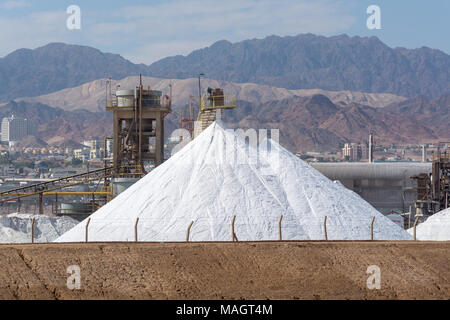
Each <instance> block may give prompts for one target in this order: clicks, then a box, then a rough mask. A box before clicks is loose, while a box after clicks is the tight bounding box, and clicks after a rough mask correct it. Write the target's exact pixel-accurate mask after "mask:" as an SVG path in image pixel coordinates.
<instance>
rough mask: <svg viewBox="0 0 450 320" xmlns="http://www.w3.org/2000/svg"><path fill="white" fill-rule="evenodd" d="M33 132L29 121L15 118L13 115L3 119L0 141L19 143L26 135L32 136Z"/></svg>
mask: <svg viewBox="0 0 450 320" xmlns="http://www.w3.org/2000/svg"><path fill="white" fill-rule="evenodd" d="M34 134H35V130H34V127H33V124H32V123H31V121H29V120H27V119H22V118H16V117H15V116H14V115H12V116H11V117H5V118H3V120H2V141H4V142H14V141H19V140H21V139H22V138H23V137H25V136H27V135H34Z"/></svg>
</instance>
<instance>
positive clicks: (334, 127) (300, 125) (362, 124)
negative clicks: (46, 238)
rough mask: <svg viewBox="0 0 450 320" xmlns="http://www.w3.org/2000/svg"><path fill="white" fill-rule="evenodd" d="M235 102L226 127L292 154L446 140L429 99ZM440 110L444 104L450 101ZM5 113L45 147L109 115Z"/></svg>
mask: <svg viewBox="0 0 450 320" xmlns="http://www.w3.org/2000/svg"><path fill="white" fill-rule="evenodd" d="M416 100H418V101H420V99H411V100H407V101H410V102H411V104H409V105H408V104H406V106H413V105H414V104H413V102H414V101H416ZM436 100H444V101H447V103H448V101H450V100H448V99H447V97H445V96H443V97H440V98H438V99H436ZM237 104H238V107H237V108H236V109H235V110H233V111H226V112H225V114H224V120H225V122H226V123H227V124H228V125H229V126H230V127H232V128H243V129H248V128H263V129H271V128H275V129H279V130H280V142H281V143H282V144H283V145H284V146H286V147H287V148H289V149H290V150H291V151H294V152H296V151H325V150H328V151H330V150H337V149H338V148H339V147H340V146H342V145H343V144H344V143H346V142H365V141H367V138H368V135H369V132H371V133H373V134H374V135H375V137H376V142H377V144H383V145H391V144H411V143H424V142H433V141H437V140H440V139H441V140H442V139H450V132H449V131H448V115H447V118H445V117H443V120H442V123H441V125H440V126H436V125H435V124H436V123H435V122H433V121H426V120H424V119H427V118H436V117H437V116H438V115H439V113H440V112H441V111H440V109H436V108H434V107H429V106H432V105H433V103H432V104H425V106H424V108H420V107H417V108H416V107H414V108H413V107H411V108H407V110H402V108H405V105H404V104H403V102H400V103H397V104H392V105H390V106H388V107H386V108H375V107H370V106H365V105H362V104H358V103H354V102H352V103H350V104H342V103H333V102H332V101H331V100H330V99H329V98H328V97H326V96H325V95H321V94H315V95H312V96H304V97H300V96H293V97H289V98H285V99H281V100H274V101H267V102H264V103H252V102H249V101H244V100H239V101H238V103H237ZM418 105H419V104H416V105H414V106H418ZM443 108H450V105H447V107H445V106H444V107H443ZM417 110H420V112H418V111H417ZM447 113H448V112H447ZM10 114H15V115H16V116H19V117H25V118H28V119H31V121H33V123H35V124H37V127H38V135H39V138H41V139H43V140H45V141H46V142H47V143H48V144H51V145H63V144H64V143H66V142H67V141H72V142H73V143H74V141H75V142H78V143H79V142H81V141H83V140H87V139H93V138H97V137H105V136H109V135H111V133H112V117H111V116H110V114H108V113H106V112H105V111H98V112H91V111H88V110H83V109H78V110H74V111H67V110H63V109H61V108H57V107H52V106H48V105H45V104H42V103H37V102H27V101H19V102H15V101H12V102H10V103H8V104H6V105H4V106H3V107H1V108H0V117H3V116H7V115H10ZM422 116H423V117H425V118H421V117H422ZM179 118H180V114H179V112H177V111H175V112H173V113H172V114H170V115H169V116H168V117H167V118H166V125H165V129H166V136H167V137H168V136H169V135H170V134H171V132H172V131H173V130H174V129H175V128H177V127H178V123H179ZM445 119H447V120H445ZM445 121H447V122H446V123H445ZM445 128H446V131H445V130H443V129H445Z"/></svg>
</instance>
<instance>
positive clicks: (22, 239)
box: [0, 213, 78, 243]
mask: <svg viewBox="0 0 450 320" xmlns="http://www.w3.org/2000/svg"><path fill="white" fill-rule="evenodd" d="M33 218H34V219H35V224H34V241H35V242H51V241H53V240H55V239H56V238H58V237H59V236H60V235H62V234H63V233H65V232H67V231H69V230H70V229H72V228H73V227H74V226H75V225H77V224H78V221H77V220H75V219H72V218H69V217H49V216H44V215H33V214H21V213H12V214H9V215H7V216H1V217H0V243H29V242H31V220H32V219H33Z"/></svg>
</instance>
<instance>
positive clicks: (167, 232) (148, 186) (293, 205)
mask: <svg viewBox="0 0 450 320" xmlns="http://www.w3.org/2000/svg"><path fill="white" fill-rule="evenodd" d="M270 145H271V146H272V150H271V151H270V153H268V154H267V153H266V152H264V150H262V151H261V150H260V152H258V154H257V151H256V149H255V148H253V147H251V146H248V144H246V143H245V141H244V140H243V139H242V138H240V137H239V136H238V135H236V134H235V133H234V131H233V130H227V129H225V128H224V126H223V125H222V124H221V123H218V122H215V123H213V124H212V125H211V126H209V127H208V128H207V129H206V130H205V131H203V132H202V133H201V134H200V135H199V136H198V137H197V138H196V139H194V140H193V141H192V142H190V143H189V144H187V145H186V146H185V147H184V148H183V149H181V151H179V152H178V153H176V154H175V155H174V156H172V157H171V158H170V159H169V160H167V161H166V162H165V163H163V164H162V165H160V166H159V167H158V168H156V169H154V170H153V171H151V172H150V173H149V174H147V175H146V176H145V177H143V178H142V179H141V180H139V181H138V182H136V183H135V184H134V185H132V186H131V187H130V188H128V189H127V190H126V191H124V192H123V193H121V194H120V195H119V196H118V197H116V198H115V199H114V200H112V201H111V202H109V203H108V204H107V205H105V206H103V207H102V208H100V209H99V210H97V211H96V212H95V213H93V214H92V215H91V221H90V223H89V226H88V230H89V231H88V237H89V241H133V240H134V239H135V223H136V219H137V218H139V223H138V227H137V230H138V232H137V234H138V240H139V241H185V240H186V233H187V229H188V226H189V224H190V223H191V221H193V222H194V223H193V225H192V227H191V230H190V240H191V241H231V240H232V232H231V222H232V219H233V216H236V220H235V226H234V230H235V234H236V236H237V238H238V240H277V239H278V238H279V231H278V221H279V219H280V215H283V219H282V224H281V225H282V238H283V240H316V239H317V240H318V239H320V240H321V239H324V230H323V227H322V225H323V217H324V216H325V215H327V216H328V223H327V225H328V230H329V231H328V238H329V239H330V240H337V239H339V240H341V239H365V240H368V239H370V221H371V219H372V216H376V222H375V239H376V240H380V239H411V236H410V235H409V234H408V233H407V232H406V231H404V230H402V229H401V228H399V227H398V226H396V225H395V224H394V223H392V222H391V221H390V220H389V219H387V218H384V217H383V215H382V214H381V213H379V212H378V211H376V210H375V209H374V208H373V207H371V206H370V205H369V204H368V203H367V202H365V201H364V200H362V199H361V198H360V197H359V196H358V195H356V194H355V193H353V192H351V191H349V190H347V189H345V188H344V187H342V186H340V185H339V184H336V183H333V182H332V181H330V180H328V179H327V178H326V177H324V176H323V175H321V174H320V173H319V172H318V171H316V170H315V169H313V168H312V167H311V166H309V165H308V164H306V163H305V162H303V161H301V160H300V159H298V158H297V157H296V156H294V155H293V154H291V153H289V152H288V151H286V150H284V149H283V148H281V147H280V146H278V145H275V144H274V143H270ZM278 149H279V150H280V152H279V154H280V156H279V160H280V161H279V162H278V163H277V162H276V161H277V158H276V152H275V150H278ZM255 154H256V160H255ZM249 155H251V156H249ZM86 223H87V221H86V220H85V221H83V222H81V223H80V224H79V225H77V226H76V227H74V228H73V229H72V230H70V231H68V232H67V233H65V234H64V235H62V236H61V237H59V238H58V239H57V240H56V241H57V242H76V241H85V230H86Z"/></svg>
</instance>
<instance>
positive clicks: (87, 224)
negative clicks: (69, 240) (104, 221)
mask: <svg viewBox="0 0 450 320" xmlns="http://www.w3.org/2000/svg"><path fill="white" fill-rule="evenodd" d="M90 222H91V218H89V219H88V221H87V222H86V242H88V228H89V223H90Z"/></svg>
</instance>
